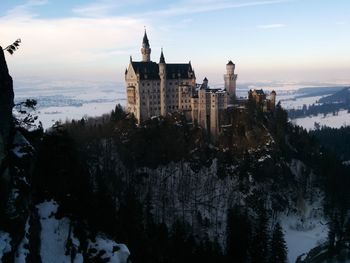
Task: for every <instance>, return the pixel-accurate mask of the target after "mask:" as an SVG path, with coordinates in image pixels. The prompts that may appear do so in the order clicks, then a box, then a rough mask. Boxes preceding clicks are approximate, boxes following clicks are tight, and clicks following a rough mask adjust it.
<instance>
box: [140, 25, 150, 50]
mask: <svg viewBox="0 0 350 263" xmlns="http://www.w3.org/2000/svg"><path fill="white" fill-rule="evenodd" d="M142 47H144V48H149V41H148V37H147V32H146V28H145V34H144V35H143V40H142Z"/></svg>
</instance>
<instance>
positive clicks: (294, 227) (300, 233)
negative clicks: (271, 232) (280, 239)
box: [282, 217, 328, 263]
mask: <svg viewBox="0 0 350 263" xmlns="http://www.w3.org/2000/svg"><path fill="white" fill-rule="evenodd" d="M282 226H283V229H284V235H285V236H284V238H285V241H286V244H287V247H288V260H289V263H295V261H296V259H297V258H298V257H299V256H300V255H302V254H304V253H308V252H309V251H310V250H311V249H312V248H314V247H316V246H318V245H320V244H322V243H323V242H324V241H325V240H326V238H327V234H328V227H327V225H326V224H324V222H321V220H320V219H312V220H311V219H309V220H307V221H305V222H301V220H300V218H299V217H286V218H284V220H283V221H282ZM301 226H302V227H301Z"/></svg>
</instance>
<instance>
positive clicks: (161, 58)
mask: <svg viewBox="0 0 350 263" xmlns="http://www.w3.org/2000/svg"><path fill="white" fill-rule="evenodd" d="M159 63H163V64H165V58H164V54H163V48H162V52H161V53H160V59H159Z"/></svg>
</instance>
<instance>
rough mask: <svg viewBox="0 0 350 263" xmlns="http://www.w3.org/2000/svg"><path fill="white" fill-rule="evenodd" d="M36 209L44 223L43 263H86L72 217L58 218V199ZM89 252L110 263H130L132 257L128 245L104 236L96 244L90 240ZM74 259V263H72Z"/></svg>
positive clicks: (99, 235)
mask: <svg viewBox="0 0 350 263" xmlns="http://www.w3.org/2000/svg"><path fill="white" fill-rule="evenodd" d="M36 207H37V209H38V212H39V216H40V223H41V233H40V237H41V248H40V255H41V259H42V263H66V262H67V263H71V262H74V263H82V262H84V258H83V255H82V253H81V248H80V242H79V240H78V239H77V238H76V237H75V236H74V234H73V227H72V226H70V224H71V221H70V220H69V219H68V218H62V219H56V218H55V214H56V212H57V209H58V204H57V203H56V202H55V201H54V200H50V201H45V202H43V203H40V204H38V205H37V206H36ZM70 227H71V231H70V229H69V228H70ZM70 240H71V242H70ZM69 244H71V245H69ZM92 249H93V250H92ZM88 251H89V254H90V255H91V256H92V257H94V256H97V255H98V256H99V257H100V258H102V259H104V260H105V261H104V262H106V263H126V262H127V259H128V257H129V255H130V252H129V250H128V248H127V247H126V246H125V245H124V244H117V243H116V242H115V241H113V240H110V239H108V238H107V237H105V236H104V235H103V234H98V235H97V236H96V238H95V242H92V241H91V240H89V248H88ZM91 251H93V253H91ZM72 259H73V261H71V260H72ZM18 262H19V263H20V262H24V261H18Z"/></svg>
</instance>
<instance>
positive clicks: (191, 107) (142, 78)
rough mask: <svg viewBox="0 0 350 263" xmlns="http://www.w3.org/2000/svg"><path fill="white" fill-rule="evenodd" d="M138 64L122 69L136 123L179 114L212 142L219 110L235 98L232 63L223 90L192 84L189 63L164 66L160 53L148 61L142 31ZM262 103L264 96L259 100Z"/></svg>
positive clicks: (129, 109) (146, 47)
mask: <svg viewBox="0 0 350 263" xmlns="http://www.w3.org/2000/svg"><path fill="white" fill-rule="evenodd" d="M141 54H142V61H137V62H136V61H133V60H132V58H131V57H130V63H129V66H128V68H127V69H126V70H125V83H126V92H127V105H126V109H127V111H128V112H130V113H132V114H133V115H134V116H135V118H136V119H137V121H138V122H139V123H140V122H142V121H144V120H146V119H149V118H151V117H152V116H165V115H166V114H167V113H172V112H176V111H181V112H182V113H183V114H184V115H185V116H186V118H187V119H188V120H191V121H192V122H194V123H198V124H199V125H200V126H201V127H203V128H204V129H206V130H207V131H208V132H209V133H210V135H211V137H212V138H213V139H215V138H217V137H218V135H219V130H220V116H221V114H220V113H221V111H223V110H226V109H227V108H228V106H229V105H230V102H231V101H232V100H233V99H234V98H235V97H236V80H237V74H235V64H234V63H233V62H232V61H229V62H228V63H227V65H226V74H225V75H224V80H225V86H224V88H223V89H210V88H209V86H208V79H207V78H204V80H203V82H202V84H197V83H196V75H195V72H194V70H193V68H192V65H191V62H188V63H177V64H174V63H166V61H165V57H164V54H163V50H162V51H161V55H160V58H159V63H156V62H153V61H152V60H151V47H150V44H149V40H148V37H147V33H146V31H145V33H144V37H143V41H142V48H141ZM262 100H264V101H266V97H264V98H262Z"/></svg>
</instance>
